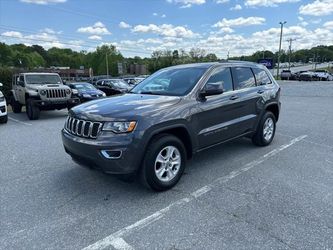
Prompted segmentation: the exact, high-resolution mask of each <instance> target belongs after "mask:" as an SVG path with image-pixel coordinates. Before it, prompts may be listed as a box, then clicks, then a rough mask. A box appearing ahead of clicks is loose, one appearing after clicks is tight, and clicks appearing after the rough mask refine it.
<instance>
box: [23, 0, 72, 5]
mask: <svg viewBox="0 0 333 250" xmlns="http://www.w3.org/2000/svg"><path fill="white" fill-rule="evenodd" d="M20 1H21V2H23V3H32V4H40V5H47V4H57V3H65V2H67V0H20Z"/></svg>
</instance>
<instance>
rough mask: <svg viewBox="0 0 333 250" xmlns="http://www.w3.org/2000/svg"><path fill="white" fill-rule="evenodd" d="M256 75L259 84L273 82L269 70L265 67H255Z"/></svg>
mask: <svg viewBox="0 0 333 250" xmlns="http://www.w3.org/2000/svg"><path fill="white" fill-rule="evenodd" d="M252 70H253V72H254V75H255V77H256V81H257V85H258V86H259V85H266V84H271V83H272V81H271V79H270V78H269V77H268V75H267V72H266V71H265V70H263V69H258V68H253V69H252Z"/></svg>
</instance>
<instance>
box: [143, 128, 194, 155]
mask: <svg viewBox="0 0 333 250" xmlns="http://www.w3.org/2000/svg"><path fill="white" fill-rule="evenodd" d="M162 134H169V135H174V136H176V137H177V138H178V139H180V140H181V141H182V142H183V144H184V147H185V149H186V155H187V158H188V159H191V158H192V156H193V152H194V150H193V148H194V146H193V140H192V138H191V136H190V132H189V131H188V129H187V128H186V126H185V125H184V124H177V125H171V126H168V127H164V128H160V129H157V130H155V131H154V132H153V133H151V135H150V137H149V139H148V141H147V143H146V147H145V148H147V147H148V146H149V144H150V143H151V141H152V140H153V139H154V138H156V137H157V136H159V135H162Z"/></svg>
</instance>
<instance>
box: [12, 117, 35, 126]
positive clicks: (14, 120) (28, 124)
mask: <svg viewBox="0 0 333 250" xmlns="http://www.w3.org/2000/svg"><path fill="white" fill-rule="evenodd" d="M8 119H9V120H11V121H13V122H17V123H20V124H23V125H27V126H32V124H31V123H27V122H22V121H19V120H16V119H14V118H12V117H9V116H8Z"/></svg>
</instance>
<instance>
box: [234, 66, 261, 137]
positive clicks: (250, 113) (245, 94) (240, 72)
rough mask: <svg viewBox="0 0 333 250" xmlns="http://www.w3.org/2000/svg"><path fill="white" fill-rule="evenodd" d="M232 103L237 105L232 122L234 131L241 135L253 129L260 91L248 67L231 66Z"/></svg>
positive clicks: (257, 112)
mask: <svg viewBox="0 0 333 250" xmlns="http://www.w3.org/2000/svg"><path fill="white" fill-rule="evenodd" d="M232 76H233V82H234V90H235V91H234V96H233V100H234V105H236V106H237V114H236V116H237V118H235V120H234V121H233V122H234V131H233V132H234V133H235V134H237V135H241V134H244V133H247V132H250V131H253V130H254V128H255V124H256V121H257V117H258V115H259V110H258V108H257V105H260V103H258V102H259V101H260V97H261V94H260V93H261V91H260V89H258V87H257V86H256V80H255V77H254V74H253V71H252V69H251V68H250V67H233V68H232Z"/></svg>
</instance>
